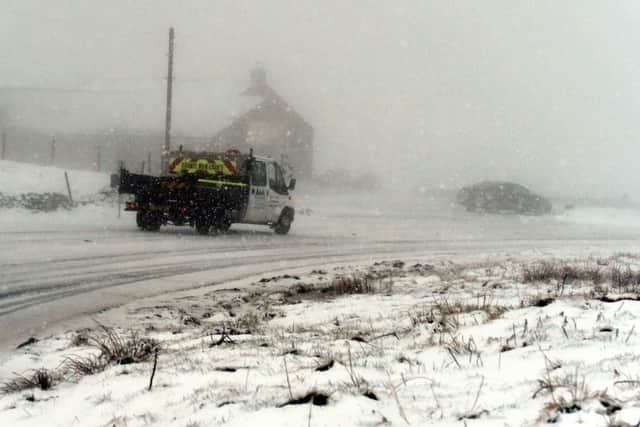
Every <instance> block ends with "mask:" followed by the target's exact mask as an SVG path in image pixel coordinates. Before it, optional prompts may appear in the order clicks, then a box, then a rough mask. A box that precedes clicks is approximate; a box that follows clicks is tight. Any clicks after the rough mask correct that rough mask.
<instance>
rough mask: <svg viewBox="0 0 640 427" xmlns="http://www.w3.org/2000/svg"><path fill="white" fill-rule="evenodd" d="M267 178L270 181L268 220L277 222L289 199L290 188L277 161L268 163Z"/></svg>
mask: <svg viewBox="0 0 640 427" xmlns="http://www.w3.org/2000/svg"><path fill="white" fill-rule="evenodd" d="M267 179H268V181H269V191H268V192H267V220H268V221H269V222H271V223H275V222H277V221H278V219H280V213H281V212H282V209H283V208H284V207H285V206H286V205H287V201H288V200H289V189H288V188H287V184H286V182H285V180H284V174H283V173H282V168H280V166H279V165H278V164H277V163H275V162H269V163H267Z"/></svg>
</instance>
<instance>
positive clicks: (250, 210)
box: [245, 160, 269, 224]
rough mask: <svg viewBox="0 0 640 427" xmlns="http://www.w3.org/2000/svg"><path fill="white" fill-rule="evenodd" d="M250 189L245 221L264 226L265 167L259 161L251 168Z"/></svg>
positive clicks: (265, 206)
mask: <svg viewBox="0 0 640 427" xmlns="http://www.w3.org/2000/svg"><path fill="white" fill-rule="evenodd" d="M250 178H251V189H250V191H249V206H247V213H246V215H245V221H246V222H250V223H256V224H265V223H267V221H268V218H267V193H268V191H269V189H268V187H267V165H266V164H265V162H263V161H261V160H255V161H254V162H253V164H252V166H251V174H250Z"/></svg>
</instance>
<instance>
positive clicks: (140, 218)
mask: <svg viewBox="0 0 640 427" xmlns="http://www.w3.org/2000/svg"><path fill="white" fill-rule="evenodd" d="M136 224H137V225H138V227H139V228H140V229H141V230H144V231H158V230H160V226H161V225H162V219H161V218H160V216H159V215H158V214H156V213H154V212H149V211H138V213H137V214H136Z"/></svg>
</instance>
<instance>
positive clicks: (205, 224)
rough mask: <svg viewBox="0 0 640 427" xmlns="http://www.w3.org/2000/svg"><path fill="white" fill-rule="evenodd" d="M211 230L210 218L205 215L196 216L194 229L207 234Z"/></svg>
mask: <svg viewBox="0 0 640 427" xmlns="http://www.w3.org/2000/svg"><path fill="white" fill-rule="evenodd" d="M210 230H211V220H210V219H209V218H208V217H206V216H204V215H203V216H199V217H198V218H196V231H197V232H198V234H202V235H207V234H209V231H210Z"/></svg>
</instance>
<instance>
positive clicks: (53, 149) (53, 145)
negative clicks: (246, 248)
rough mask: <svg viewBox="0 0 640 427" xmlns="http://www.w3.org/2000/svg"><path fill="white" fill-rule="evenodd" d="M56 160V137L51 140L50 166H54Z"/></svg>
mask: <svg viewBox="0 0 640 427" xmlns="http://www.w3.org/2000/svg"><path fill="white" fill-rule="evenodd" d="M55 160H56V137H55V136H54V137H53V138H52V139H51V159H50V164H52V165H53V163H54V162H55Z"/></svg>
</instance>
